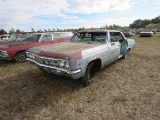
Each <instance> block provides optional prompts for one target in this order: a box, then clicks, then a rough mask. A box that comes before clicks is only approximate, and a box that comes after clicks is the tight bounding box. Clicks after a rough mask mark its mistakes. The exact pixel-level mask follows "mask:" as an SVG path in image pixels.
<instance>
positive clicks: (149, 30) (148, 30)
mask: <svg viewBox="0 0 160 120" xmlns="http://www.w3.org/2000/svg"><path fill="white" fill-rule="evenodd" d="M143 32H152V30H151V29H147V30H144V31H143Z"/></svg>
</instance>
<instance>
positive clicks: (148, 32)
mask: <svg viewBox="0 0 160 120" xmlns="http://www.w3.org/2000/svg"><path fill="white" fill-rule="evenodd" d="M153 34H154V33H153V32H152V30H151V29H146V30H143V31H142V32H140V37H152V35H153Z"/></svg>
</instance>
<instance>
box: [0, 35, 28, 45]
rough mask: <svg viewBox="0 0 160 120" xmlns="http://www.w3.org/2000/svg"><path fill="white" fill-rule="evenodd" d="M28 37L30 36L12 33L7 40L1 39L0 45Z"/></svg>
mask: <svg viewBox="0 0 160 120" xmlns="http://www.w3.org/2000/svg"><path fill="white" fill-rule="evenodd" d="M27 37H28V35H12V36H11V37H10V38H8V39H7V40H1V41H0V45H2V44H8V43H13V42H18V41H23V40H25V39H26V38H27Z"/></svg>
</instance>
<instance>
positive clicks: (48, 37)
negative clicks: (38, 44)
mask: <svg viewBox="0 0 160 120" xmlns="http://www.w3.org/2000/svg"><path fill="white" fill-rule="evenodd" d="M49 40H52V36H51V34H46V35H43V36H42V39H41V41H49Z"/></svg>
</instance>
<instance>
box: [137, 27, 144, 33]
mask: <svg viewBox="0 0 160 120" xmlns="http://www.w3.org/2000/svg"><path fill="white" fill-rule="evenodd" d="M143 31H144V29H143V28H139V29H137V30H136V32H135V33H136V34H140V33H141V32H143Z"/></svg>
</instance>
